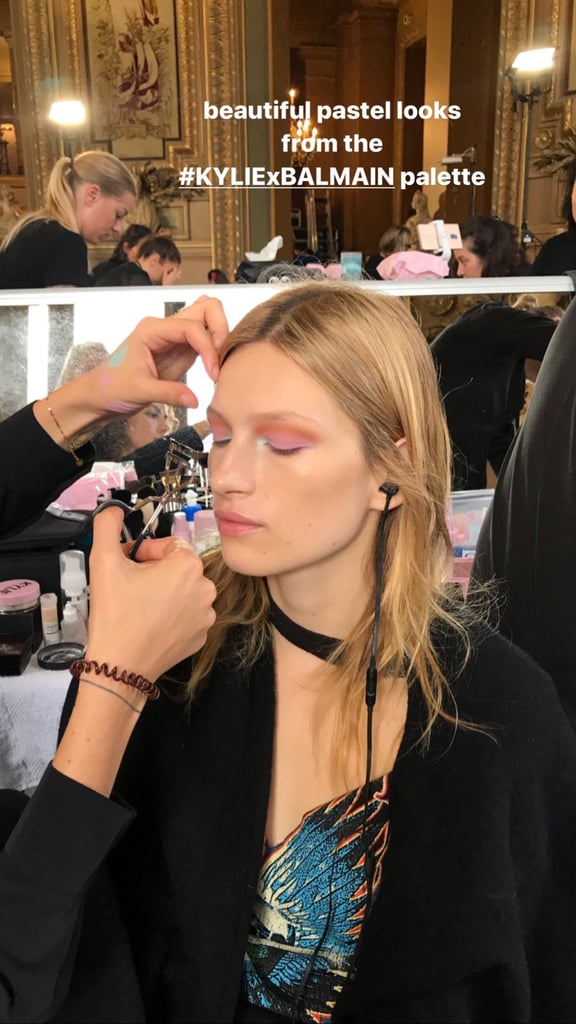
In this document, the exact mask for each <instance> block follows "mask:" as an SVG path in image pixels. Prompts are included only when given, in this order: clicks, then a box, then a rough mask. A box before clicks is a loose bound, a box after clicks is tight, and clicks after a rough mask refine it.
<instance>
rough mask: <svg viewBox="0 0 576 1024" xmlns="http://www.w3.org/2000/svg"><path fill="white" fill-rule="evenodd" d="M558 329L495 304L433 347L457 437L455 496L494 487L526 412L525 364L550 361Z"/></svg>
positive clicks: (477, 310) (474, 312)
mask: <svg viewBox="0 0 576 1024" xmlns="http://www.w3.org/2000/svg"><path fill="white" fill-rule="evenodd" d="M555 327H556V323H555V321H553V320H550V319H548V317H543V316H540V315H539V314H535V313H531V312H528V311H527V310H524V309H513V308H511V307H510V306H506V305H502V304H501V303H495V302H490V303H486V304H484V305H480V306H475V307H474V308H473V309H470V310H468V311H467V312H466V313H463V314H462V316H460V317H459V318H458V319H457V320H455V321H454V323H452V324H450V325H449V326H448V327H446V328H445V329H444V330H443V331H442V333H441V334H439V335H438V337H437V338H435V339H434V341H433V342H432V344H431V346H430V351H431V352H432V355H433V356H434V360H435V362H436V364H437V366H438V372H439V382H440V390H441V392H442V397H443V400H444V409H445V412H446V419H447V421H448V429H449V431H450V439H451V441H452V453H453V487H454V490H475V489H476V488H482V487H486V463H487V462H490V463H491V464H492V467H493V469H494V471H495V472H496V473H498V472H499V470H500V467H501V465H502V461H503V459H504V456H505V454H506V451H507V448H508V446H509V444H510V442H511V440H512V439H513V437H514V432H515V423H516V421H517V418H518V416H519V414H520V411H521V409H522V406H523V404H524V387H525V375H524V360H525V359H538V360H541V359H543V358H544V353H545V352H546V348H547V346H548V343H549V341H550V338H551V337H552V334H553V333H554V329H555Z"/></svg>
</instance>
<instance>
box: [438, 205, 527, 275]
mask: <svg viewBox="0 0 576 1024" xmlns="http://www.w3.org/2000/svg"><path fill="white" fill-rule="evenodd" d="M460 234H461V236H462V248H461V249H455V250H454V257H455V260H456V264H457V270H456V276H457V277H515V276H524V275H525V274H527V273H528V272H529V264H528V262H527V260H526V256H525V255H524V250H523V249H522V246H521V245H520V243H519V242H518V232H517V230H516V228H515V227H514V225H513V224H509V223H508V221H505V220H500V219H499V217H487V216H483V217H469V218H468V220H465V221H464V223H463V224H461V225H460Z"/></svg>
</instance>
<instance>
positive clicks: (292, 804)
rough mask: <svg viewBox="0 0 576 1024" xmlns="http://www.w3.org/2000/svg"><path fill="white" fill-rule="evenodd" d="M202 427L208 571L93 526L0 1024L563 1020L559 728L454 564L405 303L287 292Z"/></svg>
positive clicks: (573, 951)
mask: <svg viewBox="0 0 576 1024" xmlns="http://www.w3.org/2000/svg"><path fill="white" fill-rule="evenodd" d="M204 326H205V332H206V334H208V324H205V325H204ZM206 340H208V339H206ZM208 415H209V418H210V422H211V426H212V428H213V433H214V446H213V448H212V451H211V455H210V475H211V483H212V489H213V494H214V511H215V515H216V518H217V521H218V524H219V530H220V537H221V548H220V549H218V550H215V551H213V552H212V553H211V554H209V555H207V556H206V557H205V559H204V570H205V577H206V578H205V579H204V584H205V587H204V589H202V576H201V564H200V563H199V561H198V560H197V559H196V558H195V556H194V555H193V554H192V553H191V552H189V551H188V552H186V551H183V550H182V548H179V547H174V546H173V544H174V541H173V540H170V541H168V542H167V544H166V545H165V546H162V544H163V542H157V543H156V542H152V541H151V542H148V543H147V544H146V546H144V545H143V550H141V555H142V558H143V559H144V560H145V561H144V563H143V564H139V562H138V561H136V562H134V561H133V560H131V559H129V558H127V557H126V555H125V552H124V551H123V549H122V548H121V546H120V545H119V543H118V538H119V532H120V527H121V523H122V514H121V512H120V510H119V509H116V508H113V509H108V510H105V511H104V512H102V513H100V514H99V516H97V517H96V522H95V542H94V553H93V559H92V563H91V564H92V569H91V599H92V606H91V613H90V631H89V633H90V638H89V642H88V648H87V652H86V660H85V661H83V663H82V664H80V665H78V666H76V669H75V671H76V674H77V676H78V677H79V682H78V683H77V684H75V685H74V687H73V688H72V690H71V692H70V694H69V699H68V701H67V707H66V711H65V716H64V721H63V735H62V739H61V742H60V745H59V748H58V751H57V752H56V755H55V758H54V762H53V764H52V765H51V766H50V767H49V769H48V770H47V772H46V774H45V776H44V779H43V780H42V782H41V784H40V787H39V789H38V791H37V792H36V793H35V795H34V796H33V797H32V799H31V801H30V803H29V805H28V807H27V809H26V810H25V811H24V814H23V816H22V818H21V820H20V821H19V823H18V824H17V825H16V827H15V829H14V831H13V832H12V834H11V835H10V838H9V839H8V842H7V844H6V848H5V852H4V854H3V856H2V857H0V908H1V909H2V913H1V914H0V1019H3V1020H4V1021H7V1022H12V1021H17V1020H28V1021H36V1020H46V1019H50V1018H53V1017H54V1015H58V1018H59V1019H65V1020H82V1021H102V1020H114V1021H122V1020H125V1021H138V1022H143V1021H153V1020H159V1019H161V1020H162V1021H164V1022H166V1024H176V1022H178V1021H214V1022H221V1024H224V1022H231V1021H254V1020H259V1021H260V1020H261V1021H267V1022H268V1021H270V1022H272V1021H290V1020H292V1021H294V1020H298V1021H318V1020H331V1021H333V1022H334V1024H336V1022H338V1021H349V1022H364V1021H375V1022H378V1021H379V1022H382V1024H384V1022H390V1021H421V1022H423V1021H444V1020H449V1021H461V1022H472V1024H476V1022H478V1024H480V1022H486V1021H504V1020H510V1021H517V1022H528V1021H534V1022H538V1021H542V1022H544V1021H552V1020H561V1021H568V1022H572V1021H574V1020H575V1019H576V969H575V967H576V898H575V886H576V742H575V738H574V736H573V734H572V732H571V730H570V727H569V725H568V723H567V721H566V720H565V717H564V716H563V714H562V711H561V708H560V706H559V704H558V701H557V698H556V694H555V693H554V690H553V687H552V685H551V683H550V680H549V679H548V678H547V676H546V675H545V674H544V673H543V672H542V671H541V670H540V669H538V667H537V666H536V665H535V664H534V663H533V662H532V661H531V660H530V658H529V657H528V656H527V655H524V654H523V653H522V652H520V651H518V650H517V649H515V648H513V647H512V646H511V645H509V644H508V643H507V642H506V641H505V640H504V639H503V638H501V637H499V636H498V635H497V634H494V633H492V632H490V630H488V629H487V627H485V626H484V625H483V624H482V623H481V622H478V621H474V619H473V617H472V616H471V613H470V611H469V609H467V608H466V607H465V606H463V605H462V604H460V603H458V604H454V603H452V602H451V601H450V598H449V594H448V592H447V590H446V588H445V584H444V583H443V578H444V574H445V565H446V560H447V556H448V554H449V552H450V550H451V548H450V541H449V536H448V531H447V527H446V522H445V512H446V502H447V498H448V488H449V444H448V437H447V431H446V425H445V421H444V418H443V415H442V411H441V406H440V402H439V398H438V393H437V389H436V385H435V369H434V365H433V361H432V359H431V357H430V353H429V351H428V347H427V345H426V343H425V341H424V338H423V337H422V335H421V334H420V332H419V330H418V328H417V326H416V324H415V322H414V321H413V320H412V318H411V317H410V314H409V312H408V311H407V310H406V308H405V307H404V305H403V304H402V303H401V302H400V301H398V300H396V299H392V298H389V297H387V296H382V295H377V294H374V293H373V292H370V291H366V290H362V289H357V288H348V287H343V286H341V285H335V286H334V287H331V286H330V285H326V284H307V285H303V286H302V287H301V288H294V289H289V290H288V291H284V292H282V293H281V294H280V295H277V296H274V297H273V298H272V299H271V300H269V301H268V302H266V303H264V304H263V305H262V306H259V307H257V308H255V309H253V310H251V312H250V313H249V314H248V315H247V316H246V317H244V319H243V320H242V321H241V322H240V323H239V324H238V325H237V327H236V328H235V329H234V331H233V332H232V334H231V335H230V336H229V338H228V339H227V340H225V341H224V344H223V345H222V347H221V349H220V373H219V377H218V383H217V386H216V391H215V395H214V399H213V401H212V403H211V406H210V409H209V414H208ZM159 545H160V546H159ZM208 581H210V582H208ZM171 582H172V584H173V585H172V590H171V589H170V583H171ZM212 602H214V605H215V611H214V612H211V610H210V605H211V603H212ZM204 641H205V642H204ZM190 652H196V653H197V657H196V658H195V661H194V665H193V671H192V677H191V678H190V680H189V682H188V683H186V684H185V685H183V684H181V683H180V684H178V683H177V682H175V681H174V680H173V681H169V680H165V681H164V682H163V683H162V691H163V692H162V695H161V696H160V699H158V700H155V701H152V702H150V704H149V706H146V705H147V700H146V690H148V691H149V692H150V685H149V684H147V683H146V680H148V681H149V683H152V682H153V681H155V680H158V679H159V678H160V677H161V676H162V674H163V673H164V672H166V671H167V670H169V669H170V667H171V666H172V665H173V664H174V663H175V662H176V661H178V660H179V659H181V658H182V657H183V656H184V655H185V654H188V653H190ZM94 663H96V667H95V665H94ZM104 663H106V668H107V671H106V672H105V671H104ZM113 666H115V667H116V669H117V670H116V672H115V673H114V672H113V671H112V668H113ZM97 668H98V669H100V672H99V673H97V672H96V669H97ZM122 671H124V673H125V674H124V676H122V675H121V672H122ZM132 673H133V674H132ZM136 673H137V674H138V675H136ZM143 677H145V678H143ZM131 684H135V685H131ZM150 695H151V696H156V692H155V691H154V690H152V691H151V692H150ZM113 788H114V792H112V790H113ZM108 853H110V856H109V857H108V856H107V855H108ZM104 862H106V863H104ZM383 965H384V966H383Z"/></svg>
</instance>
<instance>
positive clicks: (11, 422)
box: [0, 297, 228, 535]
mask: <svg viewBox="0 0 576 1024" xmlns="http://www.w3.org/2000/svg"><path fill="white" fill-rule="evenodd" d="M227 332H228V327H227V323H226V318H225V316H224V312H223V310H222V305H221V303H220V302H219V301H218V299H211V298H206V297H202V298H200V299H198V300H197V301H196V302H195V303H194V304H193V305H192V306H189V307H188V308H186V309H183V310H181V311H180V312H179V313H177V314H176V315H175V316H173V317H168V318H167V319H156V318H153V317H148V318H146V319H145V320H142V321H141V323H139V324H138V326H137V327H136V329H135V330H134V331H133V332H132V334H131V335H130V336H129V337H128V338H127V339H126V340H125V341H124V342H123V343H122V344H121V345H120V347H119V348H118V349H117V350H116V351H115V352H114V353H112V355H111V356H110V358H109V359H108V360H107V362H106V363H103V364H102V365H101V366H98V367H96V368H95V369H94V370H91V371H90V372H89V373H87V374H84V375H83V376H82V377H78V378H76V380H73V381H70V383H69V384H66V385H64V386H63V387H61V388H58V389H57V390H56V391H53V392H52V393H51V394H49V395H48V396H47V397H46V398H43V399H41V400H40V401H38V402H34V404H32V405H28V406H26V407H25V408H24V409H20V410H19V411H18V412H16V413H14V415H13V416H10V417H9V418H8V419H6V420H4V421H3V422H2V423H0V535H2V534H4V533H7V532H8V531H9V530H12V529H15V528H16V527H21V526H22V525H24V523H25V522H27V521H28V520H30V519H33V518H34V516H35V515H38V514H39V513H40V512H42V511H43V509H44V508H46V506H47V505H48V504H49V503H50V501H51V500H52V499H53V498H54V497H56V495H57V494H59V493H60V492H61V491H62V490H63V488H64V486H65V485H66V484H69V483H72V481H74V480H76V479H77V478H78V477H80V476H82V475H83V474H84V473H86V472H87V471H88V470H89V469H90V467H91V465H92V461H93V459H94V450H93V447H92V445H91V444H90V438H91V436H92V435H93V434H94V433H96V431H97V430H98V429H99V428H100V427H102V426H104V425H105V424H106V423H109V422H111V421H112V420H113V419H118V418H123V419H125V418H126V417H127V416H129V415H130V413H131V412H132V413H137V412H138V411H139V410H141V409H143V408H145V407H146V406H149V405H150V403H152V402H163V403H167V404H170V405H178V406H186V407H194V406H196V405H197V401H196V398H195V396H194V394H193V393H192V391H190V389H189V388H187V387H186V385H185V384H182V383H180V381H179V378H180V377H181V376H182V374H184V373H185V372H186V370H188V369H189V368H190V366H191V365H192V363H193V362H194V360H195V359H196V356H197V355H199V356H200V357H201V359H202V361H203V363H204V366H205V368H206V370H207V372H208V374H209V375H210V376H211V377H212V378H214V379H215V377H216V375H217V366H218V356H217V349H218V347H219V345H220V344H221V343H222V341H223V340H224V338H225V336H226V334H227Z"/></svg>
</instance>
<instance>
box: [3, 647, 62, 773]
mask: <svg viewBox="0 0 576 1024" xmlns="http://www.w3.org/2000/svg"><path fill="white" fill-rule="evenodd" d="M69 683H70V672H69V671H67V670H62V671H56V672H51V671H47V670H46V669H42V668H38V665H37V663H36V658H35V656H34V657H33V658H32V660H31V662H30V664H29V665H28V668H27V669H26V671H25V672H24V673H23V674H22V675H21V676H0V789H19V790H29V789H33V788H34V787H36V786H37V785H38V783H39V782H40V779H41V778H42V775H43V774H44V770H45V768H46V767H47V765H48V763H49V762H50V761H51V760H52V757H53V756H54V751H55V750H56V740H57V736H58V725H59V723H60V715H61V713H62V707H63V705H64V699H65V697H66V693H67V691H68V686H69Z"/></svg>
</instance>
